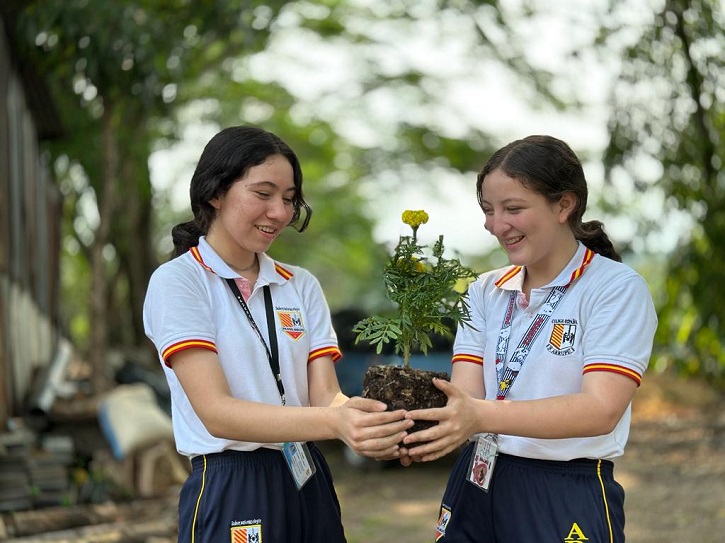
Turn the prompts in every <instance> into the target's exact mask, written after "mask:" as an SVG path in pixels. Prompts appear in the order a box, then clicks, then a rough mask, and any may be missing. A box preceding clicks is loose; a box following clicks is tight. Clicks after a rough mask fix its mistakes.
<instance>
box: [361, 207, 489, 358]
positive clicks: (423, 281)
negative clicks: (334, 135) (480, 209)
mask: <svg viewBox="0 0 725 543" xmlns="http://www.w3.org/2000/svg"><path fill="white" fill-rule="evenodd" d="M402 219H403V222H404V223H405V224H407V225H408V226H410V227H411V229H412V230H413V235H412V236H400V238H399V240H398V244H397V246H396V247H395V251H394V252H393V254H392V256H391V257H390V260H389V261H388V262H387V263H386V264H385V267H384V269H383V281H384V283H385V289H386V295H387V297H388V299H389V300H390V301H392V302H393V303H395V304H396V306H397V310H396V312H395V314H394V315H391V316H372V317H368V318H366V319H364V320H361V321H360V322H358V323H357V324H356V325H355V327H354V328H353V332H356V333H357V337H356V340H355V341H356V343H358V342H360V341H367V342H369V343H370V344H371V345H374V346H375V347H376V350H377V352H378V354H380V353H381V352H382V350H383V346H384V345H386V344H387V343H390V342H391V341H392V342H393V343H394V345H395V353H396V354H399V355H401V356H402V357H403V363H404V364H405V366H406V367H407V366H408V365H409V362H410V355H411V354H412V353H413V352H415V351H416V350H420V351H421V352H422V353H423V354H427V352H428V349H429V348H430V347H431V345H432V342H431V334H437V335H443V336H450V335H451V334H452V333H453V331H452V330H451V329H450V328H449V323H453V324H456V325H458V324H461V323H469V322H470V314H469V308H468V305H467V304H466V300H465V297H464V294H465V290H466V287H467V286H468V284H469V283H470V282H471V281H473V280H474V279H475V278H476V277H477V276H478V274H477V273H476V272H475V271H474V270H472V269H470V268H467V267H466V266H464V265H463V264H461V262H460V260H458V259H457V258H451V259H449V258H446V257H445V256H444V255H443V252H444V245H443V236H442V235H441V236H438V240H437V241H436V242H435V243H434V244H433V246H432V247H429V246H427V245H420V244H419V243H418V228H419V227H420V226H421V225H422V224H425V223H427V222H428V213H426V212H425V211H423V210H418V211H411V210H406V211H404V212H403V216H402ZM426 253H430V255H431V258H429V256H428V255H427V254H426Z"/></svg>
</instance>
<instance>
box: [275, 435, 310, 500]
mask: <svg viewBox="0 0 725 543" xmlns="http://www.w3.org/2000/svg"><path fill="white" fill-rule="evenodd" d="M282 455H283V456H284V459H285V461H286V462H287V467H288V468H289V470H290V473H291V474H292V478H293V479H294V481H295V485H296V486H297V490H299V489H301V488H302V487H303V486H305V483H306V482H307V481H309V480H310V479H311V478H312V476H313V475H314V474H315V471H317V470H316V469H315V464H314V462H313V461H312V456H311V455H310V449H309V448H308V447H307V443H304V442H300V441H293V442H288V443H283V444H282Z"/></svg>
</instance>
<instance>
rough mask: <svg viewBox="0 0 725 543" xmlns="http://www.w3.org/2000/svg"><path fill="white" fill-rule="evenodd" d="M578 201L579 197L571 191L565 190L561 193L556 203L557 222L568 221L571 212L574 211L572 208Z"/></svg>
mask: <svg viewBox="0 0 725 543" xmlns="http://www.w3.org/2000/svg"><path fill="white" fill-rule="evenodd" d="M578 202H579V199H578V198H577V197H576V194H574V193H573V192H565V193H564V194H562V195H561V198H559V202H558V203H557V207H558V211H559V222H560V223H561V224H564V223H566V222H568V221H569V217H570V216H571V214H572V213H574V209H575V208H576V205H577V203H578Z"/></svg>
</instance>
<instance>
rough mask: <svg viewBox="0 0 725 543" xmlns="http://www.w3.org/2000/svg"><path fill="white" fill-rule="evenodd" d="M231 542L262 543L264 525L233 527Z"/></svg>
mask: <svg viewBox="0 0 725 543" xmlns="http://www.w3.org/2000/svg"><path fill="white" fill-rule="evenodd" d="M232 524H235V523H232ZM231 541H232V543H262V525H261V524H248V525H244V526H232V540H231Z"/></svg>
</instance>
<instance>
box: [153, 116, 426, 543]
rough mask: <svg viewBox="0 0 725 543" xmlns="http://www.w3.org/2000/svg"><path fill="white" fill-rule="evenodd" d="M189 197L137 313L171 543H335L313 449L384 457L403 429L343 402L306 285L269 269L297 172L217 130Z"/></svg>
mask: <svg viewBox="0 0 725 543" xmlns="http://www.w3.org/2000/svg"><path fill="white" fill-rule="evenodd" d="M190 196H191V209H192V211H193V215H194V219H193V220H192V221H190V222H188V223H184V224H180V225H177V226H176V227H175V228H174V229H173V238H174V245H175V258H173V259H172V260H170V261H169V262H167V263H165V264H163V265H161V266H160V267H159V268H158V269H157V270H156V271H155V272H154V274H153V275H152V277H151V280H150V282H149V286H148V291H147V295H146V300H145V303H144V326H145V329H146V334H147V335H148V337H149V338H150V339H151V341H153V343H154V345H155V346H156V349H157V350H158V353H159V359H160V362H161V364H162V367H163V368H164V372H165V374H166V378H167V381H168V383H169V387H170V390H171V397H172V421H173V427H174V438H175V440H176V446H177V449H178V451H179V452H180V453H181V454H183V455H186V456H188V457H190V459H191V466H192V471H191V475H190V477H189V479H188V480H187V481H186V483H185V484H184V486H183V488H182V490H181V495H180V500H179V542H185V543H187V542H195V543H217V542H220V541H265V542H266V543H287V542H289V541H299V542H307V543H313V542H315V543H317V542H319V541H331V542H337V543H340V542H344V541H345V535H344V530H343V526H342V522H341V515H340V506H339V503H338V500H337V496H336V493H335V490H334V487H333V484H332V477H331V475H330V471H329V469H328V466H327V464H326V461H325V459H324V457H323V456H322V454H321V452H320V450H319V449H318V448H317V447H316V446H315V444H314V443H313V442H314V441H317V440H325V439H340V440H342V441H343V442H345V443H346V444H347V445H348V446H349V447H350V448H351V449H353V450H354V451H356V452H357V453H359V454H363V455H366V456H371V457H373V458H390V457H397V456H399V454H400V453H399V446H398V444H399V443H400V441H401V440H402V438H403V437H404V436H405V435H406V432H405V430H406V429H407V428H409V427H410V426H412V424H413V422H412V421H409V420H406V419H405V418H404V415H405V412H403V411H395V412H386V411H385V409H386V406H385V404H383V403H380V402H376V401H373V400H369V399H363V398H357V397H356V398H347V397H346V396H344V395H343V394H342V392H341V391H340V387H339V384H338V382H337V377H336V374H335V369H334V366H333V363H334V362H335V361H337V360H338V359H339V358H340V357H341V353H340V349H339V348H338V344H337V337H336V335H335V332H334V330H333V327H332V324H331V318H330V311H329V308H328V306H327V303H326V301H325V297H324V295H323V292H322V290H321V288H320V285H319V283H318V281H317V280H316V279H315V277H313V276H312V275H311V274H310V273H309V272H308V271H307V270H305V269H303V268H300V267H297V266H292V265H289V264H283V263H281V262H277V261H275V260H273V259H272V258H271V257H269V256H268V255H267V254H266V251H267V250H268V249H269V247H270V246H271V244H272V242H273V241H274V240H275V239H276V237H277V236H278V235H279V234H280V232H281V231H282V229H284V228H285V227H286V226H289V225H294V226H296V228H297V229H298V230H299V231H300V232H301V231H303V230H304V229H305V228H306V226H307V223H308V222H309V219H310V215H311V209H310V207H309V206H308V205H307V203H306V202H305V200H304V198H303V196H302V171H301V168H300V164H299V161H298V160H297V157H296V155H295V153H294V152H293V151H292V150H291V149H290V148H289V146H287V144H285V143H284V142H283V141H282V140H281V139H280V138H278V137H277V136H276V135H274V134H271V133H270V132H267V131H265V130H262V129H260V128H256V127H249V126H243V127H233V128H227V129H225V130H222V131H221V132H219V133H218V134H217V135H216V136H214V137H213V138H212V139H211V140H210V141H209V143H208V144H207V145H206V147H205V148H204V151H203V153H202V155H201V158H200V159H199V163H198V165H197V167H196V170H195V171H194V174H193V176H192V179H191V189H190Z"/></svg>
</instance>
